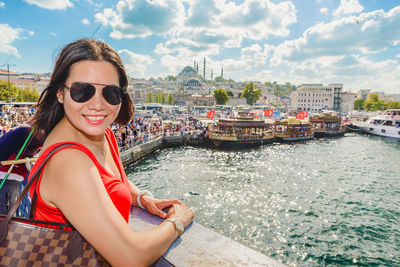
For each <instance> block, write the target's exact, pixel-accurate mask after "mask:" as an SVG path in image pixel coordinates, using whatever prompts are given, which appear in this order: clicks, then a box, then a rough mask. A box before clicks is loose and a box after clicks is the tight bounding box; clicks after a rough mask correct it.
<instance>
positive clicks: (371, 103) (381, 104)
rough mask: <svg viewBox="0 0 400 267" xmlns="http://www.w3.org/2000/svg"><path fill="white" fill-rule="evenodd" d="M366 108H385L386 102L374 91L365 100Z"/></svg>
mask: <svg viewBox="0 0 400 267" xmlns="http://www.w3.org/2000/svg"><path fill="white" fill-rule="evenodd" d="M364 109H365V110H366V111H377V110H385V109H386V103H385V101H384V100H383V99H380V98H379V96H378V94H376V93H373V94H370V95H369V96H368V99H367V100H365V102H364Z"/></svg>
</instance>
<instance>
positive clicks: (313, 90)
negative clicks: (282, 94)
mask: <svg viewBox="0 0 400 267" xmlns="http://www.w3.org/2000/svg"><path fill="white" fill-rule="evenodd" d="M342 90H343V84H340V83H338V84H329V85H328V86H324V85H322V84H303V85H302V86H301V87H299V88H298V89H297V90H296V91H294V92H292V93H291V100H292V101H291V109H292V110H294V111H301V110H308V111H310V112H320V111H322V110H333V111H337V112H340V111H341V103H342V100H341V98H342Z"/></svg>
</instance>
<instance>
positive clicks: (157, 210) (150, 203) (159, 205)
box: [129, 181, 182, 219]
mask: <svg viewBox="0 0 400 267" xmlns="http://www.w3.org/2000/svg"><path fill="white" fill-rule="evenodd" d="M129 184H130V186H131V197H132V205H134V206H137V207H139V203H138V196H139V193H140V189H139V188H138V187H137V186H136V185H135V184H134V183H132V182H131V181H129ZM140 203H141V204H142V205H143V206H144V207H145V208H146V210H147V211H148V212H150V213H151V214H153V215H157V216H159V217H161V218H164V219H165V218H167V214H166V213H165V212H164V211H163V209H165V208H170V207H172V206H173V205H174V204H182V202H180V201H179V200H169V199H156V198H153V197H151V196H149V195H147V194H144V195H141V196H140Z"/></svg>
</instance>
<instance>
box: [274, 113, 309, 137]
mask: <svg viewBox="0 0 400 267" xmlns="http://www.w3.org/2000/svg"><path fill="white" fill-rule="evenodd" d="M274 135H275V138H276V139H277V140H279V141H299V140H309V139H312V138H314V130H313V127H312V126H311V124H310V123H309V122H308V121H302V120H298V119H296V118H289V119H285V120H282V121H276V122H275V124H274Z"/></svg>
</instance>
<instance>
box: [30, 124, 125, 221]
mask: <svg viewBox="0 0 400 267" xmlns="http://www.w3.org/2000/svg"><path fill="white" fill-rule="evenodd" d="M106 138H107V141H108V143H109V144H110V148H111V153H112V156H113V158H114V161H115V163H116V164H117V167H118V170H119V172H120V173H121V178H122V181H121V180H120V179H119V178H118V177H115V176H114V175H112V174H111V173H109V172H108V171H107V170H106V169H105V168H104V167H103V166H102V165H101V164H100V163H99V162H98V161H97V159H96V157H95V156H94V154H93V153H92V152H91V151H90V150H89V149H88V148H87V147H85V146H84V145H82V144H79V143H75V142H60V143H55V144H53V145H51V146H49V147H48V148H47V149H46V150H45V151H43V153H42V154H41V155H40V156H39V158H38V160H37V161H36V163H35V165H34V166H33V168H32V170H31V172H30V175H29V179H31V175H32V174H33V173H34V172H35V171H36V169H37V168H38V167H39V166H40V164H41V163H42V162H43V161H44V159H45V158H46V156H47V155H48V154H49V153H50V152H51V150H52V149H53V148H54V147H56V146H58V145H60V144H63V143H73V144H76V145H78V146H73V145H71V146H66V147H63V148H61V149H59V150H58V151H57V152H59V151H61V150H63V149H69V148H74V149H78V150H81V151H83V152H84V153H85V154H86V155H87V156H88V157H89V158H90V159H91V160H92V161H93V163H94V164H95V165H96V167H97V170H98V171H99V174H100V177H101V179H102V181H103V184H104V187H105V188H106V190H107V192H108V195H109V196H110V198H111V200H112V202H113V203H114V205H115V207H116V208H117V209H118V211H119V212H120V213H121V215H122V217H124V219H125V220H126V221H127V222H128V220H129V213H130V209H131V205H132V198H131V194H130V191H131V190H130V185H129V182H128V179H127V177H126V174H125V171H124V168H123V166H122V162H121V159H120V157H119V152H118V145H117V141H116V140H115V136H114V133H113V132H112V130H111V129H109V128H108V129H107V130H106ZM57 152H56V153H57ZM53 155H54V154H53ZM50 159H51V158H50ZM50 159H49V160H50ZM49 160H48V161H49ZM46 164H47V163H46ZM44 167H46V165H45V166H44ZM42 174H43V173H41V174H40V176H39V177H38V181H37V183H36V194H37V201H36V210H35V214H34V217H33V218H34V219H35V220H42V221H51V222H60V223H67V222H68V220H67V218H66V217H65V216H64V215H63V214H62V212H61V211H60V210H59V209H57V208H54V207H52V206H49V205H48V204H47V203H46V202H45V201H44V200H43V199H42V198H41V196H40V191H39V186H40V182H41V180H42ZM33 190H34V187H33V186H32V187H31V188H30V189H29V191H30V194H31V196H32V195H33Z"/></svg>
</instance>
